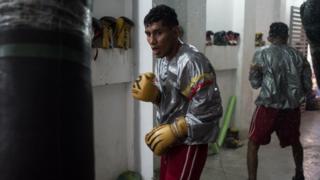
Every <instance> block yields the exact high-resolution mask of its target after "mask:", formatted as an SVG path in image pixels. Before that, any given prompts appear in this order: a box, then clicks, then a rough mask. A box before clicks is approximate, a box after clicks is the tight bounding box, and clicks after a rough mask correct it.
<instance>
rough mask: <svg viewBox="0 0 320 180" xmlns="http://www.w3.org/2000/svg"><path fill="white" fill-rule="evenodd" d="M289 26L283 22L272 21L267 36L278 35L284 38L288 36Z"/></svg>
mask: <svg viewBox="0 0 320 180" xmlns="http://www.w3.org/2000/svg"><path fill="white" fill-rule="evenodd" d="M288 31H289V28H288V26H287V25H286V24H285V23H283V22H274V23H272V24H271V25H270V29H269V37H279V38H281V39H285V38H287V37H288V36H289V34H288Z"/></svg>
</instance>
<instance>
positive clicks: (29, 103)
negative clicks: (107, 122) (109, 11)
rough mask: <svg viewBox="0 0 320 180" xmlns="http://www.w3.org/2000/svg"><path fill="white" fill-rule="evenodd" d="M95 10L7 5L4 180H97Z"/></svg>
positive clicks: (63, 2)
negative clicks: (93, 76) (92, 42)
mask: <svg viewBox="0 0 320 180" xmlns="http://www.w3.org/2000/svg"><path fill="white" fill-rule="evenodd" d="M89 5H90V2H89V1H88V0H78V1H77V0H29V1H28V0H1V1H0V180H94V152H93V130H92V129H93V121H92V92H91V78H90V33H89V30H90V25H91V17H90V8H89Z"/></svg>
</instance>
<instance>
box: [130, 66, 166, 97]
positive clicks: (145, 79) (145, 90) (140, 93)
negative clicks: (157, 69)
mask: <svg viewBox="0 0 320 180" xmlns="http://www.w3.org/2000/svg"><path fill="white" fill-rule="evenodd" d="M154 78H155V75H154V74H153V73H151V72H148V73H144V74H141V75H139V77H138V78H137V79H136V80H135V81H134V83H133V85H132V90H131V92H132V96H133V98H135V99H137V100H140V101H145V102H153V103H155V102H157V101H158V98H159V95H160V92H159V90H158V88H157V87H156V86H155V85H154Z"/></svg>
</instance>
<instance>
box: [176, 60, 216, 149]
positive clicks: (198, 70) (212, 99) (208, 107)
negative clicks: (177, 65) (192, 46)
mask: <svg viewBox="0 0 320 180" xmlns="http://www.w3.org/2000/svg"><path fill="white" fill-rule="evenodd" d="M180 80H181V81H180V83H181V84H180V87H181V91H182V94H183V95H184V96H185V97H186V98H188V100H189V106H188V110H187V114H186V115H185V118H186V121H187V124H188V127H189V128H188V138H187V142H188V143H189V144H192V143H193V142H197V143H198V142H209V141H213V140H215V138H216V136H217V134H218V130H219V119H220V117H221V116H222V105H221V97H220V91H219V88H218V85H217V82H216V75H215V72H214V69H213V67H212V66H211V64H210V62H209V61H208V60H207V59H206V58H205V57H204V56H200V57H195V60H194V59H193V60H191V61H189V62H188V63H187V64H186V66H185V67H184V69H183V71H182V73H181V74H180Z"/></svg>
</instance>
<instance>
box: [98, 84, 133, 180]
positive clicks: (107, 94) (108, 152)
mask: <svg viewBox="0 0 320 180" xmlns="http://www.w3.org/2000/svg"><path fill="white" fill-rule="evenodd" d="M126 92H127V90H126V85H125V84H114V85H107V86H99V87H95V88H93V97H94V132H95V133H94V134H95V141H94V142H95V143H94V144H95V166H96V167H95V168H96V180H106V179H116V177H117V175H119V174H120V173H121V172H122V171H124V170H127V169H128V165H127V159H128V155H127V148H128V145H127V133H126V132H127V131H126V127H127V125H126V122H127V121H126V118H127V117H126V112H127V108H126V107H127V106H126V98H127V97H126V96H124V95H126Z"/></svg>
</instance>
